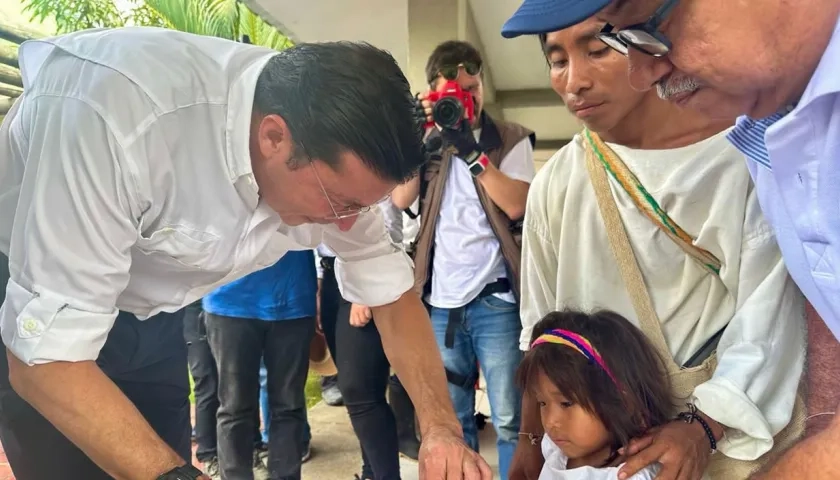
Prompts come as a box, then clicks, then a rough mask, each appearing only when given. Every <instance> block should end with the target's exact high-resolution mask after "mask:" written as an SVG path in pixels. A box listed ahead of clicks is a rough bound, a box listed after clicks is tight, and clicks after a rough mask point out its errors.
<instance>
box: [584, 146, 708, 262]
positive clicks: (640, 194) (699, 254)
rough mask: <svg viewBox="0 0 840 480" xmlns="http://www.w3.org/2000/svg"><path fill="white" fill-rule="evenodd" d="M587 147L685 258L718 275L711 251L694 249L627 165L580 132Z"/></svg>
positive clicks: (689, 238)
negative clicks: (686, 256)
mask: <svg viewBox="0 0 840 480" xmlns="http://www.w3.org/2000/svg"><path fill="white" fill-rule="evenodd" d="M583 133H584V136H585V140H586V144H587V148H588V149H591V150H592V151H593V153H595V154H596V156H597V157H598V158H597V160H598V161H599V162H600V163H602V164H603V165H604V167H605V168H606V169H607V171H608V172H609V173H610V174H611V175H612V177H613V178H614V179H615V181H616V182H618V185H619V186H621V188H622V189H623V190H624V192H625V193H627V195H628V196H629V197H630V200H632V201H633V204H634V205H636V208H637V209H638V210H639V211H640V212H642V213H643V214H644V215H645V216H646V217H648V218H649V219H650V221H651V222H653V224H654V225H656V226H657V228H659V229H660V230H661V231H662V232H663V233H665V235H667V236H668V237H669V238H670V239H671V240H672V241H673V242H674V243H676V244H677V246H679V247H680V248H681V249H682V250H683V251H684V252H685V253H686V254H688V256H690V257H691V258H693V259H694V260H695V261H697V263H699V264H700V265H701V266H702V267H703V268H705V269H706V270H708V271H709V272H710V273H712V274H714V275H715V276H719V275H720V268H721V263H720V260H718V258H717V257H715V256H714V255H713V254H712V253H711V252H709V251H708V250H705V249H703V248H700V247H698V246H697V245H696V244H695V243H694V238H693V237H692V236H691V235H689V234H688V232H686V231H685V230H683V228H682V227H680V225H679V224H678V223H677V222H675V221H674V219H672V218H671V217H670V216H669V215H668V212H666V211H665V210H664V209H663V208H662V207H661V206H659V202H657V201H656V199H655V198H654V197H653V195H651V194H650V193H649V192H648V191H647V189H646V188H645V186H644V185H643V184H642V182H641V181H639V178H638V177H636V175H635V174H634V173H633V171H632V170H630V168H628V167H627V164H625V163H624V161H623V160H622V159H621V157H620V156H619V155H617V154H616V153H615V152H614V151H613V149H612V148H610V146H609V145H607V144H606V143H605V142H604V141H603V140H601V137H599V136H598V134H597V133H595V132H592V131H590V130H588V129H587V130H584V132H583Z"/></svg>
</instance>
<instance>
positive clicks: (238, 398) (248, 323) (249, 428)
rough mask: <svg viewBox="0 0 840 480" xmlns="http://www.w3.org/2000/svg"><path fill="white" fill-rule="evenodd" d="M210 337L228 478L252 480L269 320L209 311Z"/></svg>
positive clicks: (221, 455) (219, 433)
mask: <svg viewBox="0 0 840 480" xmlns="http://www.w3.org/2000/svg"><path fill="white" fill-rule="evenodd" d="M205 321H206V323H207V338H208V339H209V340H210V348H212V350H213V357H214V358H215V359H216V367H217V369H218V371H219V413H218V416H217V422H216V425H217V427H216V428H217V437H218V451H219V467H220V470H221V474H222V479H224V480H251V479H252V478H253V475H254V474H253V466H254V432H255V428H257V427H256V426H255V425H254V424H255V422H256V421H257V419H258V418H259V411H258V410H259V391H260V389H259V374H260V358H262V354H263V345H264V341H265V335H266V331H267V328H268V325H267V322H263V321H261V320H255V319H250V318H231V317H223V316H218V315H213V314H210V313H208V314H206V319H205Z"/></svg>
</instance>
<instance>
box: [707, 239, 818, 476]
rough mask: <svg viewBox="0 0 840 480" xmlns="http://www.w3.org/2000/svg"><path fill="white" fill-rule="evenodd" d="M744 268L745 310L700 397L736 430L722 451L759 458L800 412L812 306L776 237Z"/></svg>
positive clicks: (752, 252) (750, 254)
mask: <svg viewBox="0 0 840 480" xmlns="http://www.w3.org/2000/svg"><path fill="white" fill-rule="evenodd" d="M741 272H742V273H741V281H740V289H741V290H740V295H739V301H738V303H739V308H738V310H737V311H736V313H735V315H734V317H733V318H732V320H731V321H730V322H729V325H728V326H727V328H726V331H725V332H724V334H723V336H722V337H721V340H720V344H719V345H718V350H717V356H718V366H717V368H716V369H715V372H714V375H713V376H712V378H711V380H709V381H708V382H706V383H703V384H701V385H699V386H697V388H696V389H695V390H694V398H695V403H696V405H697V407H698V408H699V409H700V410H702V411H703V413H705V414H706V415H708V416H709V417H711V418H713V419H714V420H715V421H717V422H718V423H720V424H722V425H725V426H726V427H728V429H727V432H726V439H725V441H723V442H720V443H719V444H718V449H719V450H720V452H721V453H723V454H724V455H726V456H728V457H730V458H734V459H738V460H755V459H756V458H758V457H760V456H761V455H763V454H764V453H766V452H768V451H769V450H770V449H771V448H772V447H773V437H774V436H775V435H776V434H777V433H779V432H780V431H781V430H782V429H783V428H785V426H787V424H788V422H790V419H791V416H792V414H793V406H794V403H795V401H796V397H797V395H798V386H799V383H800V380H801V377H802V371H803V368H804V364H805V317H804V312H805V305H804V298H803V297H802V294H801V293H800V292H799V290H798V289H797V288H796V285H795V284H794V283H793V281H792V280H791V279H790V276H789V275H788V273H787V270H786V269H785V266H784V262H783V261H782V258H781V255H780V253H779V252H778V249H777V248H776V246H775V245H774V244H773V243H772V237H771V238H770V239H769V241H767V242H766V243H765V245H763V246H762V247H760V248H757V249H749V250H747V251H745V252H744V254H743V259H742V267H741Z"/></svg>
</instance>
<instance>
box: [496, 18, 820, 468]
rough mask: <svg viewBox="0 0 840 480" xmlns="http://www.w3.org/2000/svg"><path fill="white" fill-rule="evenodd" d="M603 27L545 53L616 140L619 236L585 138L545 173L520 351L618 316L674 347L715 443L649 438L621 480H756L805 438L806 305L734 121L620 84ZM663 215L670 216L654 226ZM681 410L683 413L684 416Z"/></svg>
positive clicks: (577, 30) (672, 363) (566, 33)
mask: <svg viewBox="0 0 840 480" xmlns="http://www.w3.org/2000/svg"><path fill="white" fill-rule="evenodd" d="M603 26H604V23H603V22H599V21H596V20H594V19H589V20H586V21H584V22H582V23H580V24H578V25H575V26H573V27H570V28H567V29H563V30H560V31H557V32H550V33H548V34H547V35H542V36H541V40H542V41H543V47H544V53H545V56H546V60H547V62H548V64H549V66H550V75H551V82H552V86H553V88H554V89H555V91H557V93H558V94H559V95H560V96H561V97H562V98H563V101H564V103H565V105H566V106H567V108H568V109H569V110H570V111H571V112H572V114H574V115H575V116H576V117H577V118H578V119H580V120H581V121H582V122H583V123H584V124H585V125H586V127H587V128H589V129H590V130H591V132H590V135H599V136H600V138H601V139H603V141H604V144H603V145H602V146H601V147H599V148H600V150H599V151H600V152H601V155H602V156H603V160H600V161H598V162H599V163H597V167H596V168H601V169H602V171H603V170H608V171H609V172H615V175H614V176H613V175H607V176H608V185H607V186H606V188H607V189H609V191H608V192H607V193H606V195H607V196H609V197H610V198H609V200H608V201H613V202H614V203H615V207H616V209H617V212H618V216H619V218H620V219H619V222H620V223H621V224H620V225H618V226H610V225H607V224H606V222H605V220H604V218H602V215H601V214H600V210H601V208H602V207H601V201H600V199H598V196H597V194H596V190H595V189H594V188H593V183H594V182H593V181H592V177H593V176H594V175H592V173H591V172H592V168H591V167H590V165H588V160H589V158H588V157H589V155H591V154H588V153H587V151H590V152H591V151H592V150H591V149H592V148H593V146H592V145H593V144H592V143H591V142H590V140H589V139H590V138H591V137H590V136H589V135H586V134H580V135H576V136H575V138H574V139H573V140H572V141H571V142H570V143H569V144H568V145H567V146H565V147H564V148H563V149H561V150H560V151H558V152H557V154H556V155H554V157H553V158H552V159H551V160H550V161H549V162H548V164H547V165H546V166H545V167H543V169H542V170H540V173H539V174H538V175H537V177H536V179H535V180H534V183H533V185H532V187H531V192H530V194H529V197H528V207H527V213H526V216H525V230H524V238H523V253H522V257H523V261H522V272H523V273H522V274H523V280H522V290H523V299H522V324H523V332H522V343H521V348H522V349H523V350H526V349H528V347H529V340H530V338H531V331H532V329H533V327H534V325H535V324H536V323H537V322H538V321H539V320H540V319H541V318H542V317H543V316H545V315H546V314H547V313H550V312H552V311H556V310H563V309H565V308H572V309H582V310H585V311H589V310H596V309H602V308H606V309H610V310H613V311H616V312H618V313H619V314H621V315H622V316H624V317H626V318H628V319H630V320H631V321H633V322H634V323H635V324H636V325H637V326H639V327H640V328H641V329H642V330H643V331H644V333H645V334H646V335H647V336H648V338H649V339H651V341H652V343H653V344H654V345H660V346H661V347H658V349H660V348H661V349H660V351H659V352H658V353H659V354H660V356H661V357H662V358H663V361H664V362H665V364H666V365H667V366H668V368H669V373H670V376H671V384H672V389H673V391H674V392H675V396H676V395H680V396H683V394H681V393H677V392H680V391H684V392H685V394H687V396H688V398H687V399H686V401H687V402H691V403H693V404H695V406H696V408H697V411H698V414H699V415H701V416H702V418H703V419H704V421H705V422H706V424H707V425H708V426H709V427H710V432H711V433H710V432H708V431H706V430H705V429H704V428H703V427H702V426H701V424H700V422H694V423H693V424H688V423H685V422H683V421H673V422H670V423H668V424H666V425H664V426H662V427H661V428H660V429H658V431H657V432H652V433H651V434H650V437H649V438H648V439H649V440H650V442H649V447H648V448H646V449H644V450H642V452H641V453H639V454H638V455H632V454H630V456H629V458H628V459H627V464H626V465H625V466H624V467H623V468H622V471H624V472H625V473H626V474H627V476H628V477H629V476H631V475H633V474H634V473H635V472H636V471H637V470H640V469H641V468H643V467H645V466H647V465H650V464H654V463H657V462H658V463H661V464H662V471H661V473H660V475H662V477H663V478H667V479H673V478H686V479H688V478H691V479H695V478H701V476H703V474H704V472H705V474H706V475H708V477H709V478H713V479H715V478H746V476H748V475H749V472H750V471H751V470H754V469H755V468H757V467H758V465H760V464H762V463H764V462H767V460H768V457H771V456H772V455H774V454H776V453H777V452H778V451H780V450H782V449H784V448H785V447H786V446H788V445H790V444H791V443H792V442H793V441H795V439H796V437H797V436H798V435H799V434H801V427H802V423H803V419H804V415H800V416H799V417H798V419H797V421H795V422H791V418H792V416H793V415H794V414H795V413H798V414H801V413H802V410H803V409H802V405H801V403H799V402H797V403H798V405H797V406H798V407H800V409H799V410H798V411H794V410H793V406H794V404H795V401H796V399H797V387H798V385H799V383H800V377H801V374H802V371H803V366H804V362H805V355H804V348H803V347H804V336H805V329H804V315H803V314H804V306H803V298H802V295H801V294H800V292H799V291H798V289H797V288H796V287H795V285H794V283H793V281H792V280H791V278H790V277H789V275H788V273H787V270H786V269H785V265H784V262H783V261H782V257H781V252H780V251H779V248H778V245H777V244H776V241H775V236H774V234H773V230H772V228H771V227H770V225H769V224H768V223H767V221H766V220H765V219H764V217H763V216H762V215H761V212H760V210H759V205H758V199H757V197H756V192H755V190H754V188H753V185H752V183H751V180H750V175H749V172H748V170H747V168H746V167H745V165H744V164H743V163H742V160H743V155H742V154H741V153H740V152H738V150H737V149H735V148H734V147H733V146H732V145H731V144H729V142H728V141H727V139H726V134H727V133H728V130H729V129H728V128H727V127H729V126H730V125H731V123H732V120H731V119H730V120H727V119H722V120H715V119H712V118H710V117H708V116H705V115H702V114H699V113H697V112H692V111H682V110H680V109H679V108H678V107H677V106H675V105H672V104H670V103H667V102H664V101H662V100H661V99H659V98H658V97H657V96H656V93H655V92H653V91H648V92H639V91H636V90H633V89H632V87H631V85H630V84H629V82H627V79H626V77H624V76H623V75H621V72H623V71H624V70H625V69H626V59H625V58H624V57H623V56H622V55H620V54H618V53H616V52H613V51H612V50H611V49H610V48H609V47H607V46H606V45H604V44H603V43H602V42H601V41H600V40H599V39H598V38H597V34H598V32H600V31H601V29H602V28H603ZM592 132H597V134H595V133H592ZM615 158H617V160H615ZM603 163H607V164H608V166H605V165H604V164H603ZM630 179H632V180H630ZM642 192H644V194H642ZM634 198H635V199H637V200H638V202H637V201H635V200H634ZM652 205H656V208H655V209H654V208H651V206H652ZM653 210H655V211H656V212H658V214H657V215H654V216H651V215H649V213H651V212H652V211H653ZM660 218H666V220H665V221H664V222H663V223H662V224H660V223H657V220H655V219H660ZM663 224H667V225H668V226H670V228H671V229H673V230H675V231H676V230H678V229H681V230H682V231H683V232H684V234H685V235H686V236H687V237H690V243H691V245H693V246H696V247H697V248H698V249H702V250H703V251H705V252H706V254H707V257H708V258H709V259H710V260H709V261H708V262H707V263H708V264H713V265H715V266H713V267H712V268H708V267H707V266H706V264H704V263H701V262H700V261H698V259H697V257H695V256H692V254H691V252H695V253H696V251H695V250H690V249H689V250H686V249H684V248H682V247H681V246H680V245H679V244H678V243H677V242H676V241H675V240H674V239H673V238H671V237H670V236H669V235H668V234H667V233H666V232H665V230H664V229H663V228H662V226H663ZM610 228H611V229H612V231H613V232H615V231H616V230H617V229H622V228H623V229H624V230H625V231H626V232H627V237H628V239H629V243H630V249H631V250H632V252H633V255H634V256H635V259H634V260H635V263H636V264H638V268H639V271H640V275H641V277H642V282H643V286H642V287H641V288H642V289H645V290H646V292H647V295H649V298H650V300H651V303H652V307H653V310H654V313H655V317H656V318H654V319H653V321H652V322H650V323H652V324H653V326H650V325H649V324H647V323H646V322H645V319H644V318H642V317H643V315H642V314H640V313H639V311H638V309H637V308H636V305H637V299H638V297H639V294H638V290H635V292H636V295H631V294H630V293H628V290H631V289H632V286H629V285H628V284H627V283H626V281H625V280H626V279H625V278H624V276H623V275H622V274H621V273H620V272H621V269H620V267H619V264H620V262H617V261H616V256H615V253H614V251H613V248H612V242H611V239H610V233H609V232H608V230H609V229H610ZM648 318H650V317H648ZM658 340H661V342H658ZM710 362H711V363H710ZM692 368H693V369H694V370H695V371H696V370H697V369H698V368H707V369H708V371H707V373H706V374H705V375H704V376H703V377H702V378H696V379H692V380H691V381H690V382H689V381H685V380H684V378H685V373H680V372H690V371H691V369H692ZM681 375H682V377H681ZM682 403H683V402H681V404H679V405H675V407H676V408H679V409H680V410H685V406H684V405H683V404H682ZM675 413H676V412H675ZM522 419H523V420H522V430H523V432H527V433H530V434H535V435H540V434H542V427H541V425H540V420H539V407H538V406H537V405H536V402H535V401H534V400H533V399H532V398H531V399H529V398H525V399H523V408H522ZM789 423H791V424H792V425H791V427H790V428H788V429H786V427H787V426H788V424H789ZM797 428H798V432H797V431H796V429H797ZM780 432H783V433H782V434H781V435H780ZM724 433H725V435H724ZM710 434H711V435H713V436H714V442H716V448H717V450H718V453H716V454H715V455H714V456H710V455H708V452H709V451H710V450H712V449H714V448H715V446H712V447H711V448H710V444H712V440H711V439H710V438H709V435H710ZM628 451H629V448H628ZM539 457H540V452H539V447H538V446H533V445H530V444H528V443H527V442H520V446H519V449H518V451H517V456H516V461H515V462H514V463H515V467H514V468H513V469H512V470H515V471H516V473H517V476H516V477H514V478H515V479H536V478H537V475H538V472H539V468H538V467H539V464H540V460H541V459H540V458H539ZM721 471H726V472H728V474H729V475H731V476H724V477H722V476H719V475H720V472H721ZM744 472H747V473H746V474H745V473H744ZM613 475H614V474H613ZM657 478H658V477H657Z"/></svg>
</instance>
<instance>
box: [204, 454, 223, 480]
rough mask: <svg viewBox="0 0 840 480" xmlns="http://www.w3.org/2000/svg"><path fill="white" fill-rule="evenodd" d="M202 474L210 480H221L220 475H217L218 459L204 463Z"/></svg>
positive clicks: (214, 458)
mask: <svg viewBox="0 0 840 480" xmlns="http://www.w3.org/2000/svg"><path fill="white" fill-rule="evenodd" d="M203 467H204V474H205V475H207V476H208V477H210V480H221V478H222V474H221V473H219V458H218V457H213V458H211V459H210V461H207V462H204V465H203Z"/></svg>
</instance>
